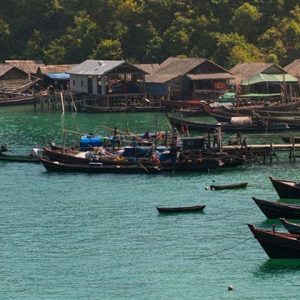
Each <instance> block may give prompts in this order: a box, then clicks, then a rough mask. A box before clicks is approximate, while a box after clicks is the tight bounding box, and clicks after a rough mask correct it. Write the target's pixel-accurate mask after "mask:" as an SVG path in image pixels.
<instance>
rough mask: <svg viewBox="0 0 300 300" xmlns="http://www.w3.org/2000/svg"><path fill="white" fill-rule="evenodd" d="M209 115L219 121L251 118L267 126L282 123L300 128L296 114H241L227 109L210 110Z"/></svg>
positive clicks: (291, 127) (292, 127)
mask: <svg viewBox="0 0 300 300" xmlns="http://www.w3.org/2000/svg"><path fill="white" fill-rule="evenodd" d="M209 115H210V116H212V117H214V118H215V119H216V120H217V121H218V122H227V123H231V122H232V121H233V120H234V119H239V118H240V119H242V118H244V119H246V118H250V120H251V121H252V122H254V123H255V122H256V123H258V124H265V127H268V126H273V124H277V125H279V124H281V125H282V126H286V127H289V128H290V129H300V119H299V118H296V117H294V116H285V115H281V116H278V115H268V116H267V115H261V114H260V113H259V112H251V113H249V114H246V113H244V114H240V113H236V112H226V111H221V110H219V111H210V112H209Z"/></svg>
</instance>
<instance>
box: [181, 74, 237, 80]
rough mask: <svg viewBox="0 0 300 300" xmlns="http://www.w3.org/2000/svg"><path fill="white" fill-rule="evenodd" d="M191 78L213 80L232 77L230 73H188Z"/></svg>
mask: <svg viewBox="0 0 300 300" xmlns="http://www.w3.org/2000/svg"><path fill="white" fill-rule="evenodd" d="M187 77H188V78H190V79H191V80H214V79H233V78H234V76H233V75H231V74H230V73H209V74H188V75H187Z"/></svg>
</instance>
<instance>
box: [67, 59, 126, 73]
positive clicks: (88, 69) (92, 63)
mask: <svg viewBox="0 0 300 300" xmlns="http://www.w3.org/2000/svg"><path fill="white" fill-rule="evenodd" d="M124 63H125V60H92V59H88V60H86V61H84V62H82V63H81V64H79V65H77V66H76V67H74V68H72V69H71V70H69V71H68V72H67V73H69V74H77V75H91V76H92V75H97V76H101V75H104V74H105V73H107V72H109V71H111V70H112V69H115V68H116V67H118V66H121V65H122V64H124Z"/></svg>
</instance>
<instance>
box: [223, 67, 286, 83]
mask: <svg viewBox="0 0 300 300" xmlns="http://www.w3.org/2000/svg"><path fill="white" fill-rule="evenodd" d="M229 72H230V73H232V74H234V75H236V76H235V80H234V82H235V83H239V82H241V81H242V80H248V79H250V78H251V77H252V76H254V75H258V74H261V73H268V74H270V73H272V74H283V73H286V71H284V70H283V69H282V68H281V67H280V66H278V65H276V64H273V63H264V62H252V63H241V64H237V65H236V66H234V67H233V68H231V69H230V70H229Z"/></svg>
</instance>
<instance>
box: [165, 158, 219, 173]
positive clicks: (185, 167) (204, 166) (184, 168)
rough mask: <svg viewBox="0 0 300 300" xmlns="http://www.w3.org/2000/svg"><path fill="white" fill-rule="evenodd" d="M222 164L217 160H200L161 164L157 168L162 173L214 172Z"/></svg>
mask: <svg viewBox="0 0 300 300" xmlns="http://www.w3.org/2000/svg"><path fill="white" fill-rule="evenodd" d="M222 165H223V162H222V161H221V160H220V159H218V158H202V159H199V160H187V161H176V162H161V163H160V164H159V167H160V169H161V171H164V172H199V171H208V170H214V169H217V168H219V167H222Z"/></svg>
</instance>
